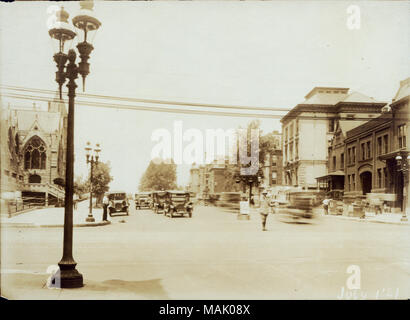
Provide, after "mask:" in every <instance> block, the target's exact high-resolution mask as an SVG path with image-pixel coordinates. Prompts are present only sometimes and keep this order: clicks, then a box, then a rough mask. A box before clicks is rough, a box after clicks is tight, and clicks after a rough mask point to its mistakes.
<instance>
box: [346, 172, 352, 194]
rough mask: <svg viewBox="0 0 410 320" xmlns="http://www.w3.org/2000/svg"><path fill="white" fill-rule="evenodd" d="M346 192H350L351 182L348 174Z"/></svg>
mask: <svg viewBox="0 0 410 320" xmlns="http://www.w3.org/2000/svg"><path fill="white" fill-rule="evenodd" d="M347 181H348V182H347V191H350V190H351V183H352V180H351V177H350V174H349V175H348V176H347Z"/></svg>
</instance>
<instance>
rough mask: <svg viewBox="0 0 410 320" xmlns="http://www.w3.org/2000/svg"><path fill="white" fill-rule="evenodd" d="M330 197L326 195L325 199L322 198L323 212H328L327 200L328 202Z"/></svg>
mask: <svg viewBox="0 0 410 320" xmlns="http://www.w3.org/2000/svg"><path fill="white" fill-rule="evenodd" d="M330 200H332V199H330V198H328V197H326V198H325V200H323V202H322V203H323V209H325V214H329V202H330Z"/></svg>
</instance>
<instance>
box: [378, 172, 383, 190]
mask: <svg viewBox="0 0 410 320" xmlns="http://www.w3.org/2000/svg"><path fill="white" fill-rule="evenodd" d="M377 185H378V187H379V188H381V187H382V169H377Z"/></svg>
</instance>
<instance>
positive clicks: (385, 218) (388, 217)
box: [322, 212, 410, 225]
mask: <svg viewBox="0 0 410 320" xmlns="http://www.w3.org/2000/svg"><path fill="white" fill-rule="evenodd" d="M322 216H323V217H334V218H339V219H347V220H356V221H361V222H376V223H389V224H400V225H410V221H409V217H407V220H408V221H401V218H402V214H401V213H382V214H378V215H376V214H375V213H372V212H366V215H365V217H364V218H360V217H349V216H345V215H332V214H329V215H324V214H323V213H322Z"/></svg>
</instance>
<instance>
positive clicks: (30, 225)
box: [0, 221, 111, 228]
mask: <svg viewBox="0 0 410 320" xmlns="http://www.w3.org/2000/svg"><path fill="white" fill-rule="evenodd" d="M109 224H111V221H104V222H103V221H101V222H87V223H76V224H73V228H83V227H100V226H106V225H109ZM0 225H1V226H2V227H12V228H63V227H64V225H63V224H36V223H10V222H5V223H1V224H0Z"/></svg>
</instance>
